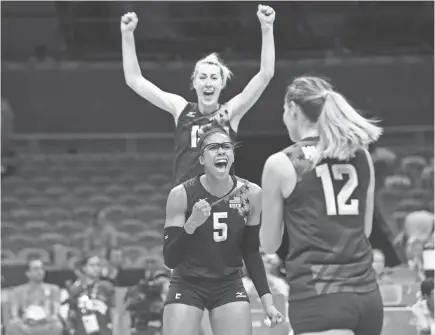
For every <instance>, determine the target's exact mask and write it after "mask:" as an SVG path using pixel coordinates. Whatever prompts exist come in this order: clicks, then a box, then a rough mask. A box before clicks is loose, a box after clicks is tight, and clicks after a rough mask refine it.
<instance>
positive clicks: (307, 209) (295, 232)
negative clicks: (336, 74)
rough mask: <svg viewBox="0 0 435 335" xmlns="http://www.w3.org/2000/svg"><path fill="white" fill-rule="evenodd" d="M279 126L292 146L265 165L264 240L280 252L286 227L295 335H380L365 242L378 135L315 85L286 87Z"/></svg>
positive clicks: (300, 81) (317, 81)
mask: <svg viewBox="0 0 435 335" xmlns="http://www.w3.org/2000/svg"><path fill="white" fill-rule="evenodd" d="M283 120H284V123H285V125H286V127H287V129H288V131H289V135H290V138H291V140H292V141H293V142H295V144H294V145H292V146H290V147H289V148H287V149H285V150H283V151H281V152H279V153H276V154H274V155H272V156H271V157H269V158H268V160H267V161H266V163H265V166H264V170H263V177H262V188H263V203H262V206H263V222H264V224H263V226H262V228H261V230H260V240H261V245H262V247H263V248H264V249H265V250H266V252H270V253H272V252H275V251H276V250H277V249H278V247H279V246H280V244H281V240H282V234H283V230H284V225H285V228H286V230H287V233H288V237H289V250H288V255H287V258H286V273H287V279H288V283H289V285H290V287H291V289H290V295H289V300H290V302H289V318H290V322H291V324H292V327H293V329H294V332H295V335H302V334H310V335H313V334H319V335H320V334H326V332H327V334H328V335H338V334H340V335H380V334H381V331H382V324H383V305H382V299H381V296H380V293H379V288H378V285H377V282H376V276H375V272H374V270H373V268H372V263H373V255H372V250H371V246H370V243H369V240H368V237H369V235H370V233H371V230H372V218H373V207H374V185H375V176H374V169H373V163H372V159H371V156H370V154H369V153H368V151H367V149H368V146H369V145H370V144H371V143H373V142H375V141H376V140H377V139H378V138H379V137H380V135H381V133H382V129H381V128H380V127H378V126H377V125H376V124H375V121H373V120H368V119H366V118H364V117H362V116H361V115H359V114H358V113H357V112H356V111H355V110H354V109H353V108H352V106H351V105H350V104H349V103H348V102H347V101H346V100H345V98H344V97H343V96H342V95H341V94H339V93H337V92H336V91H334V90H333V88H332V86H331V85H330V84H329V83H328V82H326V81H325V80H323V79H321V78H317V77H299V78H296V79H295V80H294V81H293V82H292V84H291V85H290V86H289V87H288V90H287V94H286V97H285V102H284V117H283Z"/></svg>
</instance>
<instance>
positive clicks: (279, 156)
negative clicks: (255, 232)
mask: <svg viewBox="0 0 435 335" xmlns="http://www.w3.org/2000/svg"><path fill="white" fill-rule="evenodd" d="M296 178H297V177H296V171H295V169H294V166H293V164H292V162H291V161H290V160H289V159H288V158H287V157H286V155H285V154H284V153H282V152H278V153H276V154H274V155H272V156H270V157H269V158H268V159H267V161H266V163H265V165H264V169H263V176H262V179H261V186H262V188H263V197H262V207H263V214H262V221H263V222H264V224H263V225H262V227H261V229H260V241H261V246H262V248H263V249H264V250H265V251H266V252H267V253H270V254H272V253H275V252H276V251H277V250H278V248H279V246H280V245H281V242H282V234H283V231H284V198H286V197H288V196H289V195H290V194H291V193H292V192H293V189H294V187H295V185H296Z"/></svg>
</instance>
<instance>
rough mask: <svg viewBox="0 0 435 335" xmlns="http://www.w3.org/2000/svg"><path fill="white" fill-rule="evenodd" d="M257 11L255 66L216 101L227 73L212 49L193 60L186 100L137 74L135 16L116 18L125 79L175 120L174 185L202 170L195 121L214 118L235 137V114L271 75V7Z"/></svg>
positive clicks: (204, 122) (201, 122)
mask: <svg viewBox="0 0 435 335" xmlns="http://www.w3.org/2000/svg"><path fill="white" fill-rule="evenodd" d="M257 16H258V19H259V21H260V24H261V31H262V48H261V66H260V71H259V72H258V73H257V74H256V75H255V76H254V77H253V78H252V79H251V81H250V82H249V83H248V85H247V86H246V87H245V88H244V90H243V91H242V92H241V93H240V94H238V95H237V96H235V97H234V98H232V99H231V100H229V101H228V102H227V103H225V104H222V105H221V104H220V103H219V97H220V95H221V92H222V90H223V89H224V88H225V86H226V84H227V82H228V80H229V79H231V76H232V73H231V71H230V70H229V69H228V67H227V66H225V64H224V63H223V62H222V61H221V60H220V59H219V57H218V56H217V54H215V53H213V54H210V55H208V56H206V57H205V58H203V59H201V60H199V61H198V62H197V63H196V65H195V69H194V71H193V73H192V78H191V80H192V86H193V88H194V89H195V91H196V94H197V96H198V101H197V102H187V101H186V100H185V99H184V98H183V97H181V96H179V95H176V94H172V93H168V92H165V91H163V90H161V89H160V88H159V87H157V86H156V85H154V84H153V83H151V82H150V81H149V80H147V79H145V78H144V76H142V72H141V69H140V66H139V62H138V58H137V55H136V47H135V40H134V34H133V32H134V30H135V29H136V26H137V24H138V18H137V16H136V14H135V13H127V14H125V15H124V16H122V18H121V32H122V60H123V68H124V76H125V81H126V83H127V85H128V86H129V87H130V88H131V89H133V90H134V91H135V92H136V93H137V94H139V95H140V96H141V97H143V98H144V99H146V100H148V101H149V102H150V103H152V104H153V105H155V106H157V107H159V108H161V109H163V110H165V111H167V112H169V113H171V114H172V116H173V117H174V120H175V125H176V130H175V158H174V176H173V177H174V186H175V185H178V184H180V183H182V182H184V181H186V180H188V179H190V178H192V177H194V176H197V175H198V174H199V173H201V172H202V167H201V165H200V164H199V161H198V153H199V151H198V145H197V141H198V131H199V130H200V129H201V127H203V126H204V125H207V124H210V123H217V124H219V125H220V126H222V127H223V128H224V129H226V130H227V131H228V133H229V134H230V136H231V138H232V140H233V141H235V139H236V134H237V130H238V127H239V123H240V120H241V119H242V117H243V116H244V115H245V114H246V113H247V112H248V111H249V110H250V109H251V107H252V106H253V105H254V104H255V103H256V102H257V100H258V99H259V98H260V96H261V94H262V93H263V91H264V90H265V89H266V87H267V85H268V84H269V82H270V80H271V79H272V77H273V75H274V70H275V44H274V37H273V22H274V20H275V11H274V10H273V9H272V8H271V7H269V6H263V5H259V6H258V11H257Z"/></svg>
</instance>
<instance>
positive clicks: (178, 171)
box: [173, 102, 237, 186]
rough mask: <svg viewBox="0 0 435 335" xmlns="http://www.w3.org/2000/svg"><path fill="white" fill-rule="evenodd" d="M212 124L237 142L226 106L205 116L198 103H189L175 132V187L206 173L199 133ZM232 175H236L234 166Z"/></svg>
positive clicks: (179, 118)
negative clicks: (201, 161) (202, 163)
mask: <svg viewBox="0 0 435 335" xmlns="http://www.w3.org/2000/svg"><path fill="white" fill-rule="evenodd" d="M210 124H212V125H213V124H216V125H219V126H221V127H223V128H224V129H226V130H227V132H228V133H229V135H230V137H231V139H232V140H233V141H234V142H235V141H236V137H237V134H236V132H235V131H234V130H233V129H232V128H231V125H230V119H229V113H228V111H227V110H226V109H225V106H220V108H219V109H218V110H217V111H216V112H214V113H211V114H208V115H203V114H201V112H200V111H199V109H198V104H197V103H191V102H189V103H187V105H186V107H185V108H184V110H183V111H182V112H181V114H180V116H179V117H178V122H177V127H176V130H175V157H174V174H173V175H174V177H173V181H174V184H173V185H174V186H176V185H179V184H181V183H183V182H185V181H186V180H189V179H191V178H193V177H195V176H198V175H199V174H201V173H203V172H204V167H203V166H202V165H201V164H200V163H199V160H198V158H199V149H198V147H197V142H198V139H199V135H198V131H199V130H200V129H201V128H202V127H204V126H208V125H210ZM231 173H232V174H234V165H233V168H232V170H231Z"/></svg>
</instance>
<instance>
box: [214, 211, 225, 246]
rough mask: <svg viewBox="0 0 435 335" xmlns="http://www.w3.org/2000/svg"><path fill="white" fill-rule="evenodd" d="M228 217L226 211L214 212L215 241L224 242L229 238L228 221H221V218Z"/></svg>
mask: <svg viewBox="0 0 435 335" xmlns="http://www.w3.org/2000/svg"><path fill="white" fill-rule="evenodd" d="M226 218H228V213H226V212H220V213H213V230H214V231H213V239H214V240H215V242H223V241H226V239H227V235H228V226H227V224H226V223H223V222H221V219H226Z"/></svg>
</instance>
